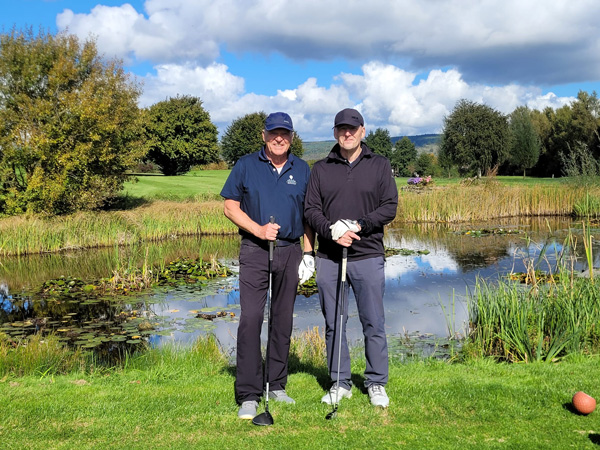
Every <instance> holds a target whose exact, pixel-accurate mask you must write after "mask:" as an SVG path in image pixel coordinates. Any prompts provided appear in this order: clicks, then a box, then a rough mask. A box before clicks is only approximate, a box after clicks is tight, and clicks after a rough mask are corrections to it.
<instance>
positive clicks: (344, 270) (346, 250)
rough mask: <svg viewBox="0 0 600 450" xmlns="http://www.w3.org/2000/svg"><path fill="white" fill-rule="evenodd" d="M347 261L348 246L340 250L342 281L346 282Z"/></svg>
mask: <svg viewBox="0 0 600 450" xmlns="http://www.w3.org/2000/svg"><path fill="white" fill-rule="evenodd" d="M347 261H348V247H344V249H343V250H342V283H345V282H346V263H347Z"/></svg>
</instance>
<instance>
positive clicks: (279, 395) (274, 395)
mask: <svg viewBox="0 0 600 450" xmlns="http://www.w3.org/2000/svg"><path fill="white" fill-rule="evenodd" d="M269 398H270V399H273V400H275V401H276V402H283V403H296V400H294V399H293V398H292V397H290V396H289V395H287V394H286V392H285V389H281V390H279V391H269Z"/></svg>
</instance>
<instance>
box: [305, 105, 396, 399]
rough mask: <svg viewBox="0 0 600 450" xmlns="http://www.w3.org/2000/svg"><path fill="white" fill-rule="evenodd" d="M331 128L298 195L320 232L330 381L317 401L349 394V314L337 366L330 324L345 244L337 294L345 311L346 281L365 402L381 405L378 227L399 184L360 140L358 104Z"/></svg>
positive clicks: (383, 347) (391, 211)
mask: <svg viewBox="0 0 600 450" xmlns="http://www.w3.org/2000/svg"><path fill="white" fill-rule="evenodd" d="M333 134H334V137H335V139H336V140H337V142H338V143H337V144H336V145H335V146H334V147H333V149H332V150H331V153H329V155H328V156H327V158H325V159H323V160H321V161H318V162H317V163H316V164H315V165H314V166H313V169H312V171H311V175H310V180H309V184H308V189H307V192H306V198H305V202H304V214H305V217H306V220H307V222H308V224H309V225H310V226H311V227H312V228H313V229H314V230H315V232H316V233H317V234H318V252H317V261H316V269H317V280H316V281H317V286H318V289H319V297H320V302H321V309H322V312H323V316H324V317H325V340H326V344H327V364H328V368H329V374H330V377H331V380H332V383H333V385H332V387H331V389H330V390H329V392H328V393H326V394H325V396H323V398H322V399H321V400H322V402H324V403H328V404H333V403H335V402H336V400H340V399H342V398H350V397H351V396H352V384H351V373H350V353H349V350H348V342H347V339H346V333H345V330H346V323H345V322H346V321H347V320H348V315H347V314H346V315H345V317H344V324H343V326H342V351H341V356H340V358H339V360H340V365H339V367H337V365H338V348H339V345H338V343H337V341H336V339H338V337H337V336H338V335H339V331H338V329H337V326H336V320H337V317H338V314H339V313H338V311H339V309H337V308H336V305H337V301H338V298H339V295H338V292H337V290H338V287H339V280H338V278H339V273H340V269H339V267H340V263H341V259H342V249H343V247H347V248H348V264H347V280H348V283H347V284H345V289H346V292H345V293H344V295H343V296H342V297H341V298H343V299H344V301H345V306H344V309H343V310H344V311H348V307H347V303H348V295H347V293H348V292H347V291H348V289H349V287H350V286H352V290H353V292H354V296H355V298H356V304H357V308H358V314H359V318H360V321H361V323H362V327H363V334H364V340H365V355H366V359H367V367H366V370H365V387H366V388H367V391H368V393H369V397H370V399H371V403H372V404H373V405H375V406H380V407H383V408H386V407H387V406H388V405H389V398H388V396H387V393H386V391H385V385H386V384H387V381H388V352H387V339H386V335H385V317H384V310H383V293H384V288H385V275H384V262H385V259H384V256H385V255H384V246H383V227H384V225H386V224H388V223H390V222H391V221H392V220H394V217H395V216H396V209H397V207H398V189H397V187H396V183H395V181H394V179H393V178H392V169H391V166H390V162H389V161H388V159H387V158H385V157H383V156H381V155H377V154H375V153H373V151H372V150H371V149H370V148H369V147H367V146H366V145H365V144H364V143H362V139H363V138H364V137H365V127H364V120H363V117H362V116H361V114H360V113H359V112H358V111H356V110H355V109H344V110H342V111H340V112H339V113H338V114H337V115H336V116H335V122H334V133H333ZM338 326H339V325H338ZM338 371H339V375H338ZM338 377H339V385H338V383H337V382H336V380H337V379H338Z"/></svg>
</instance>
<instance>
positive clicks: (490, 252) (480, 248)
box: [386, 217, 571, 272]
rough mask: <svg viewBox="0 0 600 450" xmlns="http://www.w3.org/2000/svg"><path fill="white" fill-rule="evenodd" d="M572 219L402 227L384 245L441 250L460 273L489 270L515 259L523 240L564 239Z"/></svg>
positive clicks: (391, 229) (431, 224)
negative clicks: (483, 232) (480, 233)
mask: <svg viewBox="0 0 600 450" xmlns="http://www.w3.org/2000/svg"><path fill="white" fill-rule="evenodd" d="M570 224H571V219H565V218H555V217H552V218H539V217H525V218H514V219H503V220H498V221H494V222H486V223H479V224H478V223H464V224H440V223H425V224H403V225H402V226H401V227H397V228H390V229H389V230H386V232H387V237H386V245H388V246H391V247H395V248H400V247H402V246H403V245H406V243H413V245H415V244H414V243H415V242H418V244H416V245H420V246H422V247H424V248H420V249H419V250H430V251H435V250H443V251H445V252H447V253H448V254H449V255H451V256H452V259H453V260H454V261H455V262H456V264H457V265H458V266H459V267H460V268H461V270H462V271H463V272H466V271H469V270H473V269H477V268H485V267H490V266H492V265H494V264H496V263H498V262H499V261H500V260H502V259H504V258H506V257H511V256H515V255H514V253H515V250H516V249H522V251H523V252H526V250H523V249H524V248H525V247H526V237H529V238H531V240H532V242H546V241H548V240H555V239H559V240H560V239H564V237H565V236H566V233H567V231H568V230H569V227H570ZM499 228H504V229H510V230H520V231H522V233H521V234H504V235H502V234H488V235H485V236H480V237H474V236H472V235H466V234H464V233H465V231H468V230H481V229H488V230H490V229H499Z"/></svg>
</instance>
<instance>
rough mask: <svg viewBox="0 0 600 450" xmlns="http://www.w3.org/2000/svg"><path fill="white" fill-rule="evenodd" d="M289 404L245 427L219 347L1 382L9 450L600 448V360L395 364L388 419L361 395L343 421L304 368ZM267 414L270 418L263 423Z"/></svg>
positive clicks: (348, 405)
mask: <svg viewBox="0 0 600 450" xmlns="http://www.w3.org/2000/svg"><path fill="white" fill-rule="evenodd" d="M300 361H301V362H302V364H295V365H294V367H293V368H292V369H291V373H290V376H289V382H288V386H287V390H288V393H289V394H290V395H291V396H292V397H294V398H295V399H296V402H297V403H296V405H281V404H278V403H275V402H270V404H269V409H270V412H271V414H272V415H273V418H274V425H273V426H271V427H256V426H254V425H252V424H251V423H250V421H242V420H239V419H238V418H237V415H236V414H237V406H236V405H235V403H234V399H233V381H234V372H235V368H234V367H232V366H231V365H230V364H229V363H228V362H227V360H226V358H224V356H223V355H222V354H221V353H220V352H219V351H218V349H217V347H216V346H215V342H214V340H213V339H210V338H209V339H204V340H202V341H200V342H199V343H198V344H196V345H195V346H193V347H191V348H187V349H173V348H166V349H161V350H151V351H149V352H148V353H145V354H143V355H141V356H137V357H131V358H129V359H128V360H126V362H124V364H123V367H122V368H120V369H113V370H94V371H91V372H90V371H81V372H77V371H71V372H69V373H68V374H66V375H58V374H53V373H52V372H51V371H50V372H49V371H46V372H45V373H42V372H41V371H40V372H38V373H34V374H31V375H26V376H15V375H10V374H9V375H5V376H4V377H3V378H0V409H1V410H2V422H1V424H0V439H1V440H2V447H3V448H27V449H47V448H51V449H92V448H93V449H96V448H102V449H123V448H127V449H148V448H152V449H162V448H164V449H167V448H168V449H189V448H202V449H204V448H206V449H213V448H218V449H241V448H248V447H249V446H252V448H266V449H282V448H284V449H292V448H293V449H315V448H319V449H346V448H356V449H363V448H377V449H380V448H381V449H395V448H410V449H423V448H432V449H433V448H435V449H445V448H447V449H455V448H478V449H479V448H519V449H528V448H596V444H597V442H598V439H599V437H600V431H598V428H597V425H598V416H597V415H598V414H600V413H599V412H598V411H595V412H593V413H592V414H591V415H589V416H581V415H578V414H575V413H573V412H572V410H571V409H570V407H569V403H570V400H571V398H572V395H573V394H574V393H575V392H576V391H579V390H583V391H585V392H587V393H589V394H590V395H592V396H595V397H598V395H600V389H599V388H598V385H597V380H598V379H599V377H600V364H599V361H598V359H597V358H586V359H575V360H573V361H571V362H569V363H559V364H538V363H532V364H506V363H505V364H497V363H492V362H491V361H489V360H486V359H483V360H479V361H475V362H467V363H462V364H452V363H448V362H442V361H436V360H410V361H405V362H402V363H400V362H392V364H391V367H390V380H389V383H388V389H387V390H388V393H389V395H390V398H391V404H390V407H389V408H388V409H386V410H381V409H376V408H373V407H372V406H371V405H370V404H369V400H368V396H367V395H366V394H365V393H364V392H362V390H361V389H360V387H359V384H360V382H361V377H362V372H363V370H364V366H365V363H364V359H363V358H358V357H357V358H354V362H353V366H352V372H353V376H354V377H355V381H356V382H357V383H356V385H355V387H354V388H353V393H354V396H353V397H352V399H349V400H348V399H344V400H343V401H342V402H341V405H340V408H339V411H338V415H337V417H336V418H335V419H334V420H330V421H328V420H325V415H326V414H327V413H328V412H329V411H330V410H331V407H330V406H327V405H324V404H321V403H320V398H321V396H322V395H323V393H324V392H325V388H326V382H327V381H326V377H324V374H325V366H324V362H323V361H322V360H321V363H320V364H319V363H318V362H317V363H315V362H314V360H312V359H300ZM262 408H263V405H261V409H260V411H262Z"/></svg>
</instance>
